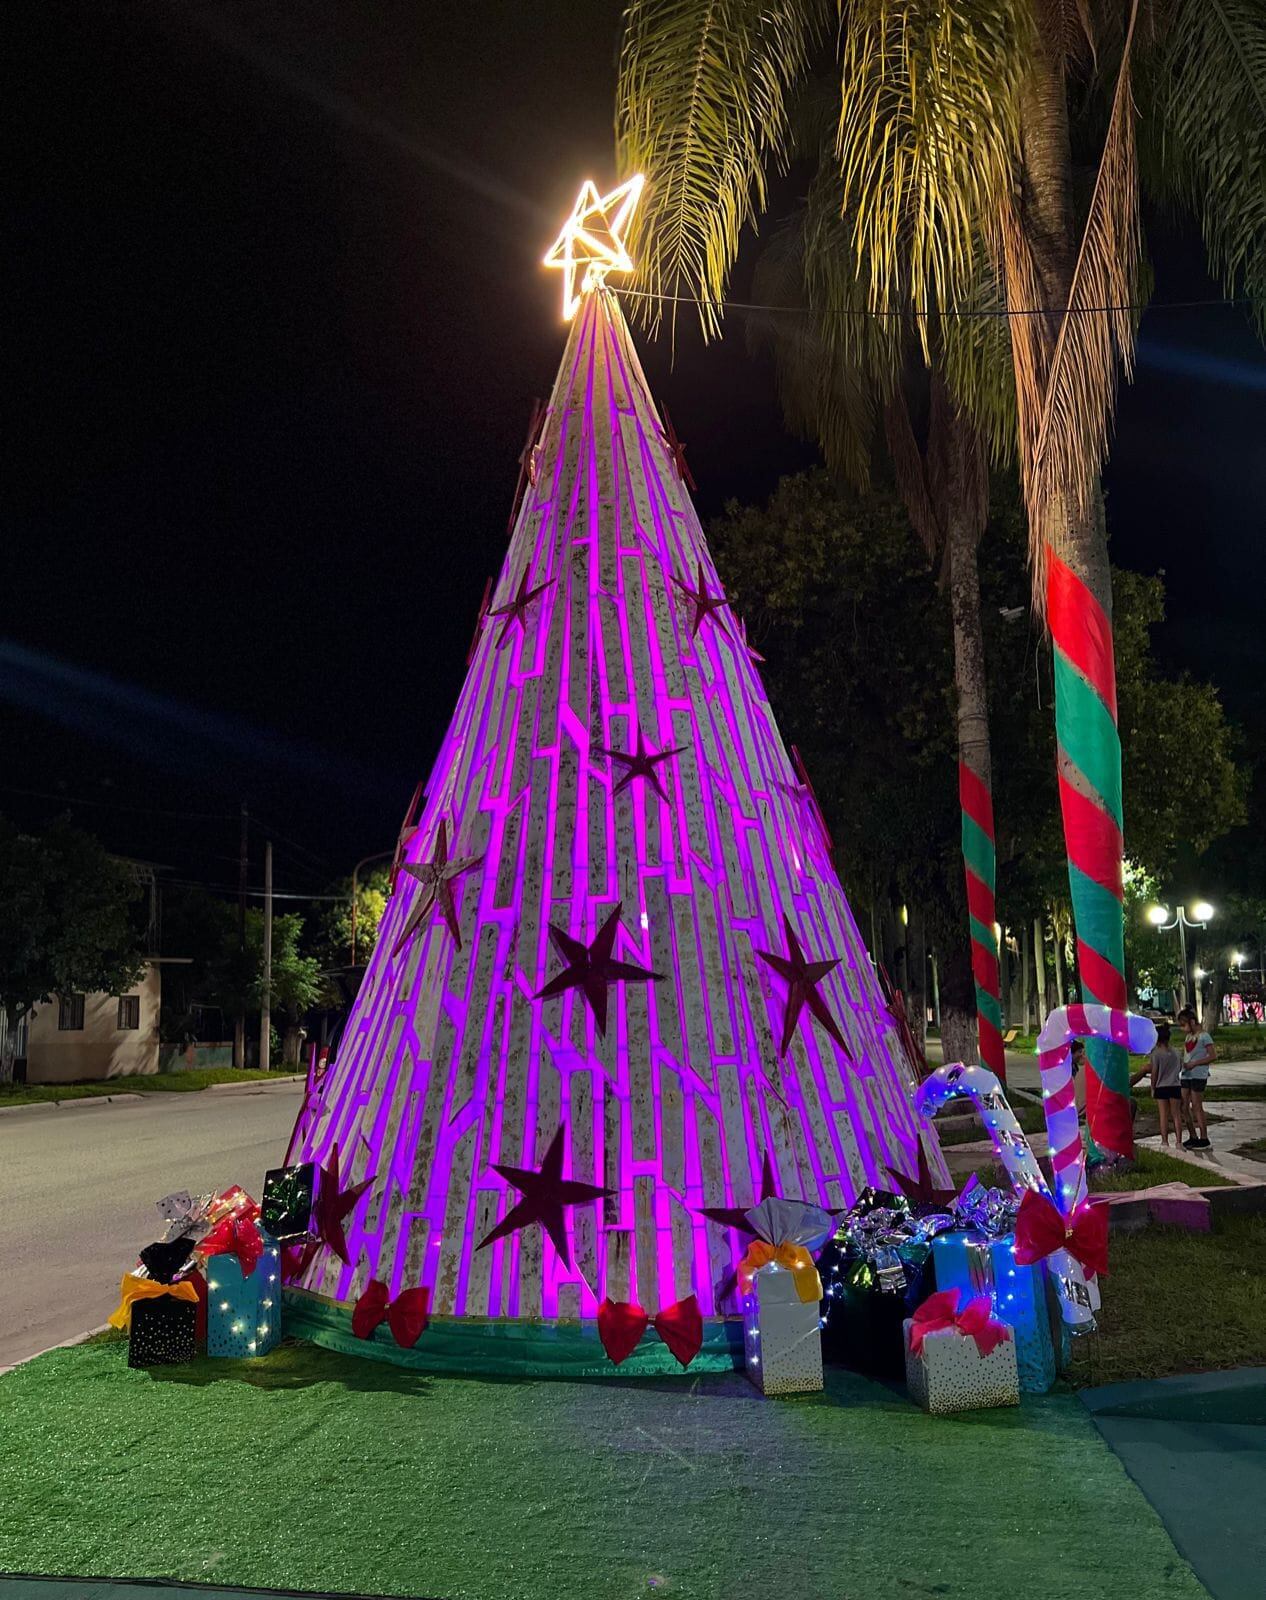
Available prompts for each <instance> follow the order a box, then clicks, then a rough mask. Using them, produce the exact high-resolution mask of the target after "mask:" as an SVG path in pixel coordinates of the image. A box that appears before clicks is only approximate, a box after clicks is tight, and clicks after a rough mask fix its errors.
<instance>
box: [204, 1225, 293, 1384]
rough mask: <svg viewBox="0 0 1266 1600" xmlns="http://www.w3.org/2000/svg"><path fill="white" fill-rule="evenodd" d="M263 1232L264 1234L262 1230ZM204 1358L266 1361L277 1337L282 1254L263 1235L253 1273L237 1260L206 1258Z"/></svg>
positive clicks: (273, 1241)
mask: <svg viewBox="0 0 1266 1600" xmlns="http://www.w3.org/2000/svg"><path fill="white" fill-rule="evenodd" d="M261 1231H262V1230H261ZM206 1279H207V1354H208V1355H209V1356H221V1357H225V1356H227V1357H230V1358H232V1357H237V1358H251V1357H255V1356H264V1355H267V1354H268V1352H269V1351H270V1350H271V1349H272V1348H273V1346H274V1345H275V1344H276V1343H277V1341H278V1340H279V1339H280V1338H281V1250H280V1247H279V1246H278V1244H277V1241H276V1240H275V1239H274V1238H273V1237H272V1236H271V1234H267V1233H265V1234H264V1251H263V1254H262V1255H261V1256H260V1258H259V1261H258V1263H257V1264H256V1266H255V1269H254V1271H253V1272H249V1273H246V1272H243V1270H242V1264H241V1262H240V1261H239V1260H238V1258H237V1257H236V1256H235V1255H229V1254H225V1255H217V1256H209V1257H208V1258H207V1263H206Z"/></svg>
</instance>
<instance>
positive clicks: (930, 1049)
mask: <svg viewBox="0 0 1266 1600" xmlns="http://www.w3.org/2000/svg"><path fill="white" fill-rule="evenodd" d="M927 1058H928V1061H929V1062H930V1063H931V1065H932V1066H936V1067H939V1066H940V1065H941V1061H942V1055H941V1041H940V1040H939V1039H929V1040H928V1042H927ZM1140 1062H1141V1058H1140ZM1041 1077H1042V1075H1041V1072H1040V1071H1039V1070H1038V1065H1037V1057H1036V1056H1034V1055H1030V1054H1029V1053H1028V1052H1027V1051H1020V1050H1008V1051H1007V1087H1008V1088H1016V1089H1027V1090H1031V1091H1033V1092H1036V1091H1037V1090H1038V1089H1039V1088H1040V1087H1041ZM1249 1084H1253V1085H1255V1086H1256V1085H1266V1060H1258V1061H1215V1062H1214V1064H1213V1068H1212V1071H1211V1074H1210V1078H1209V1086H1210V1088H1213V1089H1234V1088H1237V1087H1240V1086H1247V1085H1249ZM1212 1104H1213V1102H1212V1101H1210V1105H1212ZM1220 1114H1221V1113H1219V1115H1220ZM1252 1137H1254V1138H1256V1137H1257V1135H1256V1134H1254V1135H1252Z"/></svg>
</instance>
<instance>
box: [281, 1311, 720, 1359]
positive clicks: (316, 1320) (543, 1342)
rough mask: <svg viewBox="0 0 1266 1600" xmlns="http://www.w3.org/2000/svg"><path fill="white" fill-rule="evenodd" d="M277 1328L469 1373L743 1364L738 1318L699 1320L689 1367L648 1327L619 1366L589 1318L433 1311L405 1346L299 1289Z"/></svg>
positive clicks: (342, 1347)
mask: <svg viewBox="0 0 1266 1600" xmlns="http://www.w3.org/2000/svg"><path fill="white" fill-rule="evenodd" d="M282 1331H283V1332H284V1333H285V1334H286V1335H287V1336H289V1337H290V1338H293V1339H307V1340H309V1341H310V1342H311V1343H313V1344H318V1345H321V1346H323V1347H324V1348H325V1349H327V1350H337V1351H338V1352H339V1354H340V1355H348V1356H363V1357H365V1358H366V1359H368V1360H370V1361H389V1362H391V1363H392V1364H393V1365H395V1366H398V1367H410V1368H412V1369H413V1370H414V1371H417V1372H447V1373H453V1374H460V1375H462V1376H465V1377H474V1378H479V1377H513V1378H663V1377H670V1376H673V1375H677V1376H680V1377H694V1376H695V1375H696V1374H698V1373H701V1372H735V1371H739V1370H741V1369H742V1365H743V1324H742V1321H741V1320H740V1319H739V1318H737V1317H726V1318H713V1319H711V1320H708V1321H705V1322H704V1325H703V1345H702V1347H701V1349H700V1351H699V1354H698V1355H697V1356H695V1358H694V1360H693V1361H692V1362H691V1363H690V1366H689V1368H685V1367H683V1366H682V1365H681V1364H680V1363H679V1362H678V1360H677V1358H676V1357H675V1356H674V1355H673V1354H672V1352H671V1351H670V1350H669V1349H668V1346H667V1345H666V1344H664V1342H663V1340H662V1339H660V1337H659V1335H658V1334H657V1333H656V1332H655V1330H654V1329H653V1328H648V1329H647V1330H646V1333H645V1335H644V1337H643V1339H642V1342H641V1343H640V1344H639V1345H638V1347H637V1349H636V1350H635V1351H634V1352H633V1354H632V1355H631V1356H629V1357H628V1359H627V1360H625V1361H622V1362H621V1363H620V1365H619V1366H618V1367H617V1366H616V1365H615V1364H614V1362H612V1361H611V1360H610V1358H609V1357H608V1355H607V1353H606V1351H605V1350H604V1349H603V1348H602V1344H601V1341H600V1340H599V1338H598V1328H597V1324H596V1323H595V1322H593V1321H589V1322H546V1321H539V1322H529V1321H524V1320H521V1319H518V1318H515V1319H511V1318H508V1317H507V1318H487V1317H482V1318H481V1317H436V1318H434V1319H433V1320H432V1321H431V1323H430V1324H429V1326H428V1327H427V1329H426V1332H425V1333H424V1334H423V1335H422V1337H421V1338H420V1339H419V1340H418V1342H417V1344H416V1345H414V1346H413V1348H412V1349H409V1350H405V1349H402V1348H401V1347H400V1346H399V1345H398V1344H397V1343H396V1342H395V1340H394V1339H393V1338H392V1337H391V1330H390V1328H388V1326H387V1324H386V1323H385V1322H384V1323H382V1324H380V1326H379V1327H377V1328H376V1329H375V1330H374V1333H373V1336H372V1337H371V1338H369V1339H358V1338H357V1337H356V1335H355V1334H354V1333H353V1332H352V1313H351V1308H350V1307H348V1306H343V1305H339V1304H337V1303H336V1302H335V1301H333V1300H328V1299H326V1298H325V1296H324V1295H316V1294H310V1293H309V1292H308V1291H307V1290H304V1289H287V1290H286V1291H285V1294H284V1296H283V1300H282Z"/></svg>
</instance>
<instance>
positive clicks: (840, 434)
mask: <svg viewBox="0 0 1266 1600" xmlns="http://www.w3.org/2000/svg"><path fill="white" fill-rule="evenodd" d="M834 222H835V233H836V239H835V241H834V243H835V245H836V247H837V258H836V260H835V261H833V262H824V261H823V259H822V257H823V255H824V253H825V242H824V240H823V238H822V237H820V236H818V235H817V234H816V232H811V225H810V222H809V212H808V210H807V208H805V209H801V210H800V211H799V212H797V213H796V214H795V215H794V216H793V217H791V218H790V219H789V220H788V221H787V222H786V223H785V224H784V225H783V226H781V227H780V228H779V229H778V230H777V231H776V232H775V233H774V234H773V235H772V236H771V237H770V239H769V241H768V243H767V244H766V245H765V247H764V249H763V250H762V251H761V254H760V258H759V259H758V261H757V263H756V271H755V274H754V277H753V285H752V288H753V294H754V296H755V298H756V300H757V301H758V302H759V303H760V306H761V309H760V310H759V311H753V312H751V313H750V314H749V317H748V323H747V337H748V344H749V346H751V347H752V348H753V349H756V350H764V351H768V352H769V354H770V355H772V357H773V361H774V374H775V380H776V383H777V386H778V400H779V404H780V406H781V407H782V412H783V416H784V418H785V420H786V422H787V425H788V427H790V428H791V429H793V430H794V431H795V432H797V433H799V434H801V435H802V436H803V437H804V438H806V439H811V440H813V441H814V442H815V443H816V444H817V445H818V447H819V448H820V449H821V451H822V455H823V459H824V460H825V462H826V464H827V466H828V468H829V469H830V470H831V471H832V472H834V473H838V474H839V475H840V476H841V477H844V478H847V479H848V480H849V481H850V482H851V483H854V484H856V485H857V486H858V487H859V488H864V487H865V486H866V485H867V483H868V482H869V478H870V462H871V452H872V448H873V443H874V433H875V403H876V392H877V388H878V386H879V385H880V383H881V381H882V373H881V370H880V365H879V363H878V362H877V360H876V359H875V357H876V352H875V350H874V348H873V346H872V344H871V335H872V333H873V318H871V317H870V316H868V315H867V314H866V306H865V295H864V292H861V291H859V289H858V283H857V277H856V273H855V271H854V269H853V264H852V261H851V257H849V256H848V239H847V235H846V234H845V232H844V228H843V224H842V223H841V222H840V220H839V217H838V215H837V216H836V217H835V218H834ZM811 253H812V256H813V260H812V264H811V263H810V255H811Z"/></svg>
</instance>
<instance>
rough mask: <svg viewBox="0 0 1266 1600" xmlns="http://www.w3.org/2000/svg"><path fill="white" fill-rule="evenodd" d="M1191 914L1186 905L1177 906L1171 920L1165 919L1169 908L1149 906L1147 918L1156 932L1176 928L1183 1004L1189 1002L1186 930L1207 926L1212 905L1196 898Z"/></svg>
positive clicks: (1211, 915) (1165, 931)
mask: <svg viewBox="0 0 1266 1600" xmlns="http://www.w3.org/2000/svg"><path fill="white" fill-rule="evenodd" d="M1191 911H1192V915H1191V916H1190V917H1189V916H1188V915H1187V908H1186V906H1179V907H1178V909H1177V911H1175V913H1174V919H1173V921H1172V922H1170V921H1167V920H1166V919H1167V918H1168V916H1169V910H1168V907H1166V906H1160V905H1157V906H1149V907H1148V910H1147V920H1148V921H1149V922H1150V923H1151V924H1152V926H1153V927H1154V928H1155V929H1156V931H1157V933H1169V932H1170V930H1171V929H1173V928H1177V929H1178V950H1179V957H1180V960H1181V962H1182V974H1181V976H1182V1003H1183V1005H1184V1006H1187V1005H1190V1004H1191V973H1190V970H1189V969H1188V966H1187V930H1188V928H1190V929H1191V930H1192V931H1193V932H1194V931H1195V930H1196V929H1198V928H1200V929H1203V928H1207V927H1208V926H1209V923H1210V921H1211V920H1212V918H1213V907H1212V906H1211V905H1210V904H1209V902H1208V901H1207V900H1196V901H1194V902H1193V903H1192V907H1191Z"/></svg>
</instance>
